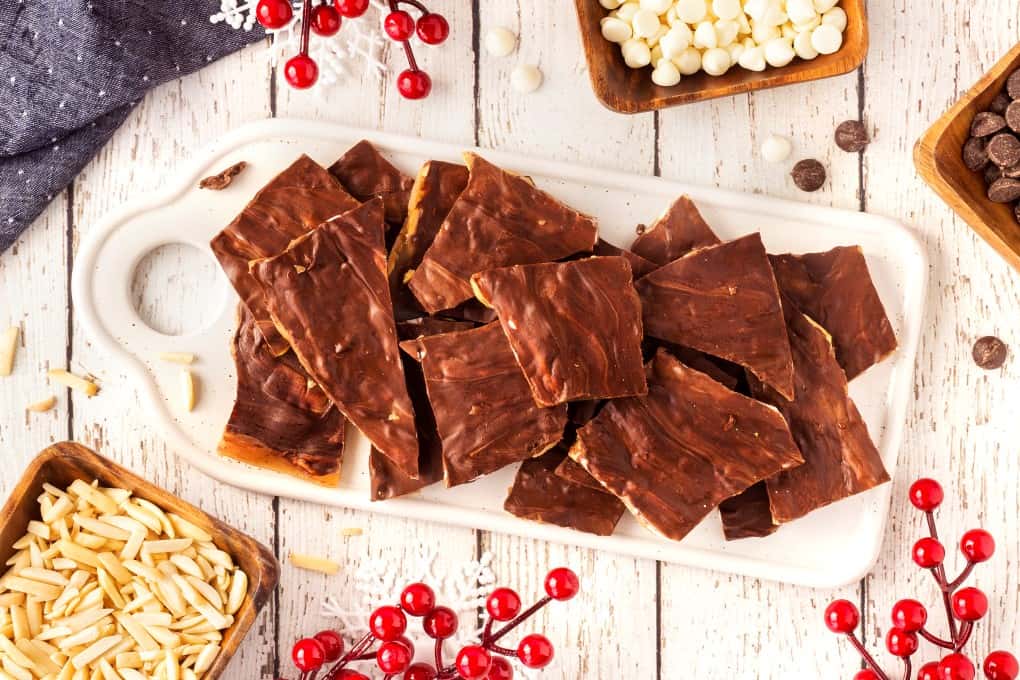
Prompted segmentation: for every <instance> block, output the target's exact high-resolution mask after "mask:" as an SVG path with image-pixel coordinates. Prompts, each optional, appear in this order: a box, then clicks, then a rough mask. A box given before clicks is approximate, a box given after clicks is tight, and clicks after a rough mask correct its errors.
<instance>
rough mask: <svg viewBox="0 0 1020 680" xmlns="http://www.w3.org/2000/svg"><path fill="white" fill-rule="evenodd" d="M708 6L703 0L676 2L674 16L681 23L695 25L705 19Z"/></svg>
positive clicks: (680, 0)
mask: <svg viewBox="0 0 1020 680" xmlns="http://www.w3.org/2000/svg"><path fill="white" fill-rule="evenodd" d="M707 13H708V6H707V5H706V4H705V0H677V3H676V15H677V17H678V18H679V19H680V20H681V21H685V22H687V23H688V24H696V23H698V22H699V21H701V20H703V19H704V18H705V15H706V14H707Z"/></svg>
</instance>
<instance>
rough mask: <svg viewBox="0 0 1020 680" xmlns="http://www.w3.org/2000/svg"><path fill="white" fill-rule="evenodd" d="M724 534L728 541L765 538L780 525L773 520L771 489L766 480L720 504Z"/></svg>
mask: <svg viewBox="0 0 1020 680" xmlns="http://www.w3.org/2000/svg"><path fill="white" fill-rule="evenodd" d="M719 516H720V517H721V518H722V527H723V535H724V536H726V540H727V541H736V540H739V539H741V538H765V537H766V536H770V535H772V534H774V533H775V532H776V529H778V528H779V525H778V524H776V523H775V522H774V521H772V510H771V508H770V507H769V491H768V487H767V486H766V484H765V482H758V483H757V484H755V485H754V486H752V487H750V488H749V489H747V491H744V492H743V493H741V494H738V495H736V496H734V497H733V498H727V499H726V500H724V501H723V502H722V503H720V504H719Z"/></svg>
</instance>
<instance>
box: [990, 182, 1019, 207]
mask: <svg viewBox="0 0 1020 680" xmlns="http://www.w3.org/2000/svg"><path fill="white" fill-rule="evenodd" d="M1017 199H1020V180H1018V179H1013V178H1012V177H1000V178H999V179H997V180H995V181H994V182H992V185H991V186H990V187H988V200H989V201H992V202H993V203H1012V202H1013V201H1015V200H1017Z"/></svg>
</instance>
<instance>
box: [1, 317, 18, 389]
mask: <svg viewBox="0 0 1020 680" xmlns="http://www.w3.org/2000/svg"><path fill="white" fill-rule="evenodd" d="M17 349H18V327H17V326H11V327H10V328H8V329H7V330H5V331H4V333H3V335H0V376H5V377H6V376H8V375H10V374H11V373H12V372H13V371H14V353H15V352H16V351H17Z"/></svg>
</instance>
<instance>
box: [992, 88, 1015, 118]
mask: <svg viewBox="0 0 1020 680" xmlns="http://www.w3.org/2000/svg"><path fill="white" fill-rule="evenodd" d="M1009 102H1010V98H1009V95H1008V94H1006V93H1005V92H1000V93H999V94H997V95H995V99H993V100H992V103H991V104H989V105H988V110H989V111H991V112H992V113H997V114H999V115H1000V116H1001V115H1002V114H1004V113H1006V108H1007V107H1008V106H1009Z"/></svg>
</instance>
